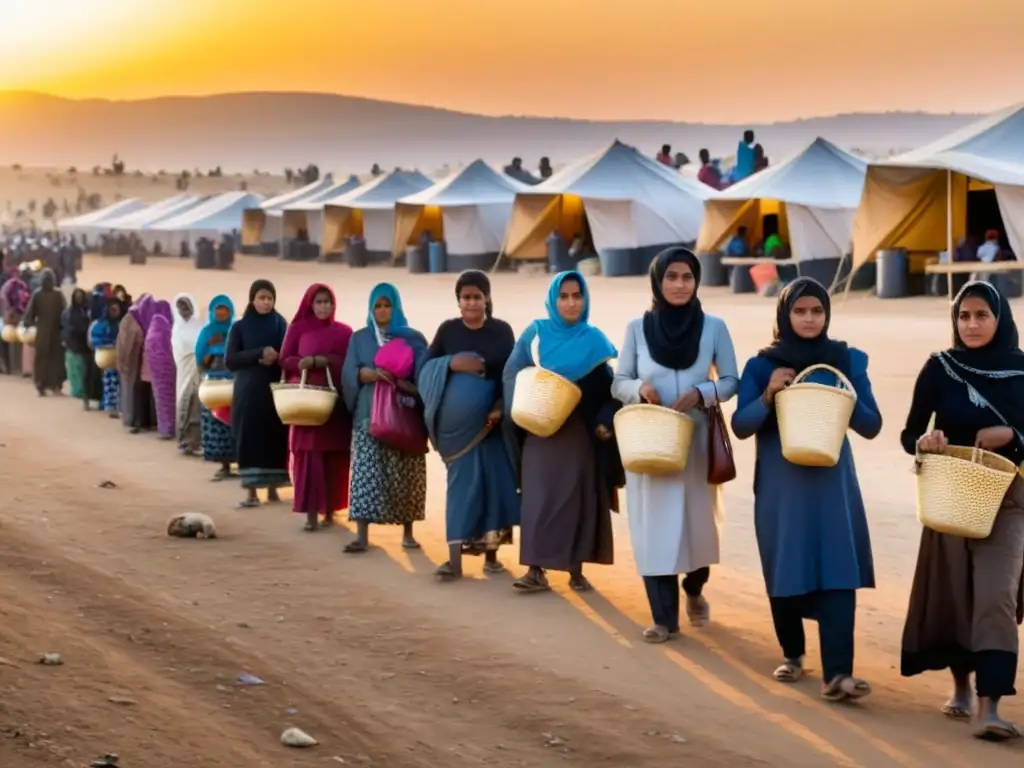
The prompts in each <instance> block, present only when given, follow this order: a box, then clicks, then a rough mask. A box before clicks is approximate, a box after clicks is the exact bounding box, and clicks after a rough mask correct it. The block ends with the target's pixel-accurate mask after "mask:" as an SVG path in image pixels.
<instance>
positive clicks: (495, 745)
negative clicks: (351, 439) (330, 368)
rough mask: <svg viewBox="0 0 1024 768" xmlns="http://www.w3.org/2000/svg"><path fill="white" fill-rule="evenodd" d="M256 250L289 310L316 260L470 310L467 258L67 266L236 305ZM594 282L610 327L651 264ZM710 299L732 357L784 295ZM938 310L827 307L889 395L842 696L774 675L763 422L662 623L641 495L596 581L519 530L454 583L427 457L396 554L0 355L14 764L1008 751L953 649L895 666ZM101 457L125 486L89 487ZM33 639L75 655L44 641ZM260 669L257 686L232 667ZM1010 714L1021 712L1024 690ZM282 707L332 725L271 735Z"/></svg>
mask: <svg viewBox="0 0 1024 768" xmlns="http://www.w3.org/2000/svg"><path fill="white" fill-rule="evenodd" d="M261 276H266V277H269V278H271V279H272V280H274V282H275V283H276V285H277V287H278V291H279V295H280V300H279V304H280V309H281V310H282V312H283V313H284V314H285V316H286V317H290V316H291V313H292V312H293V311H294V308H295V306H296V304H297V302H298V300H299V298H300V296H301V294H302V292H303V290H304V289H305V288H306V287H307V286H308V285H309V283H311V282H313V281H325V282H328V283H330V284H331V285H332V286H333V287H334V288H335V289H336V290H337V292H338V295H339V297H340V301H341V302H342V307H341V312H340V316H341V318H342V319H343V320H345V321H347V322H349V323H351V324H353V325H362V324H363V323H364V322H365V316H366V303H365V302H366V296H367V294H368V291H369V289H370V287H371V286H372V285H373V283H374V282H376V281H378V280H383V279H387V280H391V281H393V282H395V283H396V284H397V285H398V286H399V288H400V289H401V290H402V292H403V297H404V300H405V304H406V314H407V315H408V316H409V318H410V320H411V322H412V323H413V324H414V325H415V326H416V327H418V328H420V329H422V330H423V331H424V332H425V333H427V335H428V336H429V335H430V334H431V333H432V331H433V329H434V328H436V326H437V325H438V323H439V322H440V321H441V320H443V319H445V318H447V317H449V316H451V315H453V314H454V312H455V302H454V296H453V290H452V286H453V282H454V279H453V278H452V277H451V276H410V275H407V274H406V273H404V272H401V271H388V270H383V269H373V270H361V271H352V270H349V269H347V268H344V267H337V266H321V265H294V264H285V263H282V262H279V261H277V260H274V259H271V260H262V259H256V258H249V259H243V260H242V261H241V262H240V263H239V265H238V267H237V269H236V270H235V271H234V272H232V273H203V272H195V271H194V270H192V269H191V268H190V267H189V266H188V265H187V264H182V263H179V262H177V261H174V262H171V261H153V260H151V261H150V263H149V264H148V265H146V266H142V267H138V266H129V265H127V264H126V263H125V262H124V261H123V260H113V259H110V260H101V259H99V258H97V257H90V258H89V260H88V263H87V265H86V270H85V272H84V273H83V274H82V275H81V277H80V279H81V280H82V282H83V283H84V284H92V283H94V282H96V281H99V280H110V281H115V282H123V283H125V284H126V285H127V286H128V288H129V291H131V292H132V293H134V294H136V295H138V294H139V293H142V292H143V291H152V292H156V293H158V294H159V295H160V296H165V297H170V296H171V295H172V294H173V293H175V292H177V291H179V290H188V291H190V292H192V293H194V294H195V295H196V296H197V297H198V298H199V300H200V302H201V303H203V304H205V303H206V302H207V301H208V300H209V298H210V297H211V296H212V295H214V294H215V293H219V292H227V293H229V294H230V295H231V296H232V297H233V298H234V299H235V301H236V303H237V305H238V306H239V307H241V306H244V303H245V296H246V291H247V288H248V285H249V283H250V282H251V281H252V280H253V279H254V278H256V277H261ZM546 285H547V279H546V278H545V277H544V276H541V275H534V276H531V275H501V276H498V277H497V278H496V279H495V286H494V300H495V305H496V312H497V314H498V315H499V316H501V317H504V318H506V319H507V320H509V321H510V322H511V323H512V324H513V326H514V327H517V328H521V327H523V326H525V325H526V323H527V322H528V321H529V320H530V319H532V318H534V317H536V316H538V315H539V314H540V313H542V311H543V298H544V293H545V289H546ZM592 290H593V295H594V308H593V313H592V319H593V321H594V322H596V323H598V324H599V325H601V327H603V328H604V329H605V330H606V331H607V332H608V333H609V336H610V337H611V338H612V339H613V340H616V341H617V340H620V339H621V337H622V333H623V330H624V327H625V324H626V322H627V321H628V320H629V319H630V318H631V317H633V316H636V315H638V314H639V313H641V312H642V311H643V309H644V307H645V306H646V304H647V302H648V301H649V299H648V296H649V294H648V293H647V286H646V284H645V281H644V279H640V278H638V279H617V280H603V279H595V280H594V281H593V282H592ZM701 297H702V300H703V301H704V304H705V308H706V309H707V311H709V312H712V313H714V314H719V315H721V316H723V317H725V318H726V320H727V321H728V323H729V327H730V330H731V332H732V334H733V338H734V340H735V342H736V346H737V351H738V356H739V358H740V360H741V365H742V361H744V360H745V359H746V358H747V356H749V355H750V354H753V353H754V352H755V351H756V349H757V348H758V347H759V346H761V345H763V344H764V343H765V342H766V341H767V339H768V337H769V335H770V330H771V322H772V317H773V311H774V302H772V301H769V300H765V299H761V298H758V297H734V296H730V295H728V294H727V293H726V292H725V291H724V290H723V289H706V290H704V291H702V293H701ZM1017 308H1018V312H1021V311H1024V306H1021V304H1019V303H1018V307H1017ZM945 313H946V310H945V306H944V302H942V301H940V300H937V299H931V300H926V299H920V300H918V299H912V300H906V301H900V302H880V301H877V300H875V299H869V298H860V297H853V298H851V299H850V300H849V301H848V302H846V303H845V304H843V305H841V306H837V308H836V312H835V319H834V324H833V328H834V334H835V335H837V336H840V337H842V338H846V339H848V340H849V341H851V343H854V344H856V345H857V346H860V347H862V348H863V349H865V350H866V351H867V352H868V353H869V354H870V355H871V369H872V372H873V376H872V380H873V383H874V386H875V388H876V395H877V396H878V399H879V402H880V404H881V407H882V412H883V415H884V416H885V418H886V425H885V428H884V429H883V432H882V434H881V435H880V437H879V438H878V439H877V440H875V441H873V442H871V443H868V442H866V441H864V440H861V439H860V438H854V450H855V453H856V458H857V462H858V469H859V472H860V478H861V484H862V489H863V493H864V496H865V500H866V504H867V507H868V513H869V516H870V521H871V526H872V535H873V543H874V550H875V559H876V571H877V578H878V584H879V588H878V589H876V590H869V591H864V592H862V593H861V597H860V606H861V607H860V611H859V614H858V619H859V622H858V648H857V653H858V656H857V668H858V673H859V674H860V675H862V676H863V677H865V678H866V679H868V680H869V681H870V682H871V683H872V685H873V686H874V689H875V693H874V695H873V696H872V697H870V698H868V699H866V700H865V701H863V702H861V703H860V704H857V705H849V706H836V705H830V704H827V703H825V702H823V701H821V700H820V699H819V697H818V686H819V682H818V680H817V679H816V675H815V674H813V672H812V674H811V675H809V676H808V678H807V679H806V680H804V681H803V682H801V683H800V684H798V685H796V686H792V687H787V686H782V685H779V684H777V683H775V682H774V681H773V680H772V677H771V672H772V669H773V668H774V666H775V665H776V664H777V662H778V661H779V651H778V648H777V646H776V643H775V641H774V637H773V634H772V630H771V623H770V616H769V612H768V606H767V601H766V599H765V597H764V587H763V582H762V579H761V575H760V570H759V563H758V558H757V550H756V546H755V542H754V534H753V526H752V521H751V511H752V494H751V479H752V468H753V452H752V449H753V445H752V444H751V443H750V442H743V443H736V458H737V464H738V467H739V478H738V479H737V480H736V481H735V482H733V483H730V484H729V485H728V486H727V487H726V488H725V502H726V520H725V524H724V531H723V564H722V566H721V567H717V568H715V569H714V570H713V575H712V580H711V582H710V584H709V587H708V592H707V595H708V598H709V600H710V602H711V604H712V606H713V622H712V624H711V625H710V626H709V627H707V628H705V629H702V630H691V629H689V628H687V629H685V630H684V636H683V638H682V639H681V640H679V641H678V642H674V643H670V644H667V645H665V646H660V647H659V646H648V645H645V644H643V643H642V642H640V641H639V633H640V631H641V629H642V628H643V627H644V626H646V625H647V623H648V622H649V617H648V615H647V608H646V601H645V599H644V595H643V587H642V583H641V581H640V579H639V577H638V576H637V575H636V572H635V569H634V566H633V562H632V553H631V550H630V547H629V537H628V531H627V528H626V524H625V522H626V521H625V520H624V519H617V520H616V521H615V525H616V535H617V541H616V556H617V559H618V562H617V563H616V565H614V566H610V567H600V568H599V567H592V568H590V570H589V571H588V575H589V576H590V578H591V580H592V581H593V582H594V584H595V586H596V587H597V591H596V592H595V593H592V594H590V595H585V596H580V595H577V594H575V593H572V592H569V591H567V590H566V589H565V588H564V587H565V585H564V581H563V579H562V578H561V577H559V576H558V575H557V574H555V575H554V579H553V583H554V584H555V585H556V590H555V592H554V593H552V594H548V595H537V596H523V595H518V594H513V592H512V589H511V581H512V578H513V575H514V574H517V573H519V571H520V566H519V565H518V562H517V554H518V553H517V552H516V551H515V550H505V551H504V552H503V553H502V555H503V560H504V562H505V564H506V565H508V566H509V567H510V570H511V571H512V573H511V574H505V575H501V576H498V577H485V576H483V574H482V573H481V570H480V563H479V562H474V561H471V562H469V563H468V568H469V573H470V576H471V578H469V579H467V580H465V581H464V582H462V583H458V584H437V583H435V581H434V580H433V579H432V578H431V576H430V572H431V570H432V569H433V567H434V566H435V564H437V563H439V562H441V561H442V560H443V559H444V541H443V538H444V525H443V519H444V514H443V513H444V509H443V501H444V474H443V467H442V466H441V464H440V461H439V460H437V458H436V456H431V457H430V459H429V464H428V466H429V491H428V513H427V515H428V519H427V522H426V523H425V524H422V525H421V526H420V529H419V531H418V536H419V538H420V540H421V541H422V542H423V544H424V549H423V551H422V552H413V553H408V552H406V551H403V550H402V549H401V547H400V541H399V539H400V535H399V534H400V532H399V531H398V530H391V529H379V530H378V529H374V530H373V531H372V535H373V536H374V543H375V544H376V545H377V548H375V549H374V550H372V551H371V552H370V553H368V554H366V555H362V556H345V555H342V554H341V549H342V546H343V545H344V543H345V542H346V541H348V540H349V539H350V537H351V533H350V531H348V530H347V529H346V528H344V527H342V528H338V529H336V530H333V531H330V532H325V533H324V534H323V535H320V534H315V535H309V534H304V533H303V532H302V531H301V524H302V520H301V518H299V517H298V516H296V515H293V514H292V513H290V512H289V511H288V507H287V505H284V506H280V507H271V506H264V507H262V508H260V509H257V510H245V511H239V510H235V509H234V508H233V503H234V502H235V501H236V500H237V499H238V498H239V497H240V490H239V489H238V488H237V487H236V486H232V485H225V484H214V483H210V482H209V478H210V476H211V474H212V469H211V467H210V466H207V465H204V464H203V463H202V462H198V461H195V460H188V459H182V458H179V457H178V456H177V454H176V452H175V451H174V448H173V445H169V444H167V443H164V442H161V441H159V440H157V439H156V438H155V437H153V436H147V435H140V436H129V435H127V434H125V433H124V432H123V430H122V429H121V428H120V426H119V423H117V422H114V421H111V420H108V419H106V418H105V417H104V416H102V415H99V414H96V413H85V412H83V411H82V409H81V405H80V404H79V403H77V402H74V401H72V400H70V399H69V398H47V399H45V400H41V399H39V398H37V397H36V396H35V393H34V392H33V391H32V388H31V386H30V385H29V384H28V383H27V382H24V381H18V380H10V379H6V378H5V379H3V380H0V402H3V404H4V406H3V407H2V408H0V614H2V619H0V766H2V767H3V768H23V767H24V768H35V766H68V768H71V767H72V766H74V767H75V768H80V767H81V766H88V765H89V762H90V761H91V760H93V759H95V758H97V757H99V756H101V755H103V754H104V753H107V752H113V753H117V754H118V755H120V758H121V766H122V767H123V768H179V767H183V766H194V767H195V768H200V767H202V768H213V767H214V766H225V767H227V768H242V767H243V766H267V767H268V768H269V767H273V768H292V767H293V766H294V767H305V766H327V765H377V766H396V767H405V766H408V767H409V768H419V767H420V766H422V767H423V768H427V767H428V766H429V767H430V768H436V767H437V766H453V767H454V766H480V765H488V766H507V767H509V768H519V767H524V766H537V767H539V766H555V765H565V764H568V765H579V766H600V765H607V766H615V767H616V768H619V767H621V768H644V767H646V766H658V767H659V768H663V767H664V766H667V765H693V766H709V767H710V768H713V767H714V766H745V765H769V766H830V765H842V766H864V767H865V768H883V767H885V766H926V765H927V766H936V765H950V766H962V765H980V764H982V763H983V762H984V763H986V764H988V765H992V766H1011V765H1020V764H1021V760H1022V758H1024V744H1017V745H1012V746H992V745H988V744H982V743H978V742H976V741H974V740H973V739H971V738H970V735H969V732H968V728H967V726H966V725H963V724H960V723H953V722H949V721H947V720H945V719H944V718H943V717H942V716H941V715H940V714H939V711H938V707H939V705H940V704H941V703H942V701H943V700H944V698H945V696H946V694H947V680H946V678H945V677H944V676H943V675H940V674H934V675H930V676H925V677H922V678H916V679H913V680H903V679H902V678H900V676H899V672H898V662H899V639H900V633H901V630H902V620H903V616H904V611H905V608H906V600H907V594H908V587H909V582H910V578H911V575H912V571H913V565H914V558H915V554H916V548H917V539H918V536H919V532H920V527H919V524H918V523H917V521H916V519H915V511H914V480H913V477H912V475H911V473H910V466H911V460H910V457H908V456H906V455H904V454H903V453H902V451H901V449H900V447H899V443H898V437H899V431H900V429H901V427H902V421H903V419H904V417H905V415H906V409H907V406H908V403H909V397H910V391H911V388H912V385H913V379H914V376H915V375H916V373H917V371H918V369H919V368H920V366H921V365H922V364H923V362H924V359H925V356H926V354H927V353H928V352H929V351H930V350H933V349H936V348H938V347H939V346H941V345H942V344H943V343H944V342H946V340H947V339H948V321H947V320H946V314H945ZM1022 317H1024V315H1022ZM730 411H731V408H727V415H728V413H729V412H730ZM104 480H110V481H113V482H114V483H115V484H116V486H117V487H116V488H114V489H102V488H98V487H97V485H98V484H99V483H101V482H102V481H104ZM182 510H196V511H201V512H206V513H208V514H210V515H212V516H213V517H214V518H215V520H216V521H217V524H218V527H219V530H220V533H221V536H222V538H221V539H219V540H217V541H210V542H204V541H180V540H172V539H168V538H167V537H166V536H165V535H164V527H165V523H166V519H167V518H168V517H169V516H170V515H171V514H173V513H176V512H178V511H182ZM627 514H628V511H627ZM809 631H810V632H811V636H812V637H813V627H810V626H809ZM810 645H811V646H812V647H813V646H814V645H815V643H814V642H813V640H812V642H811V643H810ZM46 652H56V653H60V654H61V656H62V659H63V661H64V664H63V665H62V666H43V665H40V664H38V663H37V662H38V659H39V657H40V655H41V654H43V653H46ZM815 656H816V654H815V653H814V652H813V651H812V658H811V659H810V660H809V664H810V667H811V668H812V670H814V669H816V668H817V667H818V662H817V658H816V657H815ZM243 673H246V674H251V675H256V676H258V677H259V678H261V679H262V680H263V681H264V684H263V685H258V686H249V685H243V684H241V683H240V682H239V681H238V676H239V675H240V674H243ZM1022 683H1024V679H1022V678H1019V679H1018V684H1019V685H1020V684H1022ZM1006 712H1007V714H1008V715H1009V716H1011V717H1014V718H1016V719H1017V720H1018V721H1019V722H1020V721H1024V704H1022V703H1021V702H1019V701H1011V702H1009V703H1008V704H1007V705H1006ZM292 725H295V726H298V727H300V728H302V729H304V730H305V731H307V732H308V733H310V734H311V735H312V736H314V737H315V738H316V739H317V740H318V741H319V742H320V744H319V745H318V746H316V747H314V748H312V749H309V750H289V749H287V748H285V747H283V746H281V745H280V743H279V737H280V734H281V732H282V731H283V730H284V729H285V728H287V727H289V726H292Z"/></svg>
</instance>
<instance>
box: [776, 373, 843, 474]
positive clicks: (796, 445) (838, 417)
mask: <svg viewBox="0 0 1024 768" xmlns="http://www.w3.org/2000/svg"><path fill="white" fill-rule="evenodd" d="M814 371H828V372H829V373H832V374H834V375H835V377H836V378H837V379H838V380H839V384H840V386H836V387H830V386H828V385H825V384H812V383H810V382H805V381H803V380H804V379H806V378H807V377H808V376H809V375H810V374H811V373H813V372H814ZM856 404H857V395H856V393H855V392H854V391H853V384H851V383H850V380H849V379H848V378H846V377H845V376H844V375H843V373H842V371H838V370H836V369H835V368H833V367H832V366H830V365H821V364H819V365H811V366H808V367H807V368H805V369H804V370H802V371H800V373H798V374H797V375H796V378H795V379H793V383H792V384H790V385H789V386H788V387H786V389H784V390H782V391H781V392H779V393H778V394H777V395H775V413H776V415H777V416H778V420H779V437H780V438H781V440H782V455H783V456H784V457H785V458H786V461H789V462H791V463H793V464H799V465H800V466H803V467H834V466H835V465H836V464H837V463H838V462H839V454H840V453H842V450H843V441H844V440H845V439H846V430H847V428H848V427H849V426H850V416H852V415H853V407H854V406H855V405H856Z"/></svg>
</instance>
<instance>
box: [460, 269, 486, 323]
mask: <svg viewBox="0 0 1024 768" xmlns="http://www.w3.org/2000/svg"><path fill="white" fill-rule="evenodd" d="M467 285H469V286H472V287H474V288H478V289H480V293H482V294H483V295H484V316H485V317H494V302H493V301H492V300H491V279H490V278H489V277H487V274H486V273H484V272H481V271H480V270H479V269H467V270H466V271H465V272H463V273H462V274H461V275H459V278H458V279H457V280H456V281H455V298H456V299H458V298H459V296H460V295H461V294H462V289H463V288H465V287H466V286H467Z"/></svg>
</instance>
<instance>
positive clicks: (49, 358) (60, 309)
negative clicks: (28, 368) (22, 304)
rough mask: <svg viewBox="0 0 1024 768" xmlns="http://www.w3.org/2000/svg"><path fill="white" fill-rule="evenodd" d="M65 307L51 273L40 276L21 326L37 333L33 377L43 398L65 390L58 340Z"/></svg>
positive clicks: (50, 271) (59, 341) (48, 270)
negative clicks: (37, 287) (33, 329)
mask: <svg viewBox="0 0 1024 768" xmlns="http://www.w3.org/2000/svg"><path fill="white" fill-rule="evenodd" d="M66 307H67V302H66V301H65V299H64V294H63V293H61V292H60V290H59V289H58V288H57V279H56V277H55V276H54V274H53V270H52V269H49V268H47V269H44V270H43V271H42V274H41V275H40V285H39V289H38V290H37V291H36V292H35V293H33V294H32V299H31V300H30V301H29V303H28V309H26V310H25V317H24V318H23V320H22V323H23V324H24V325H25V327H26V328H35V329H36V343H35V362H34V364H33V365H34V367H33V370H32V376H33V379H34V381H35V384H36V392H38V393H39V396H40V397H44V396H45V395H46V393H47V392H52V393H53V394H55V395H59V394H60V393H61V389H62V388H63V386H64V347H63V345H62V344H61V339H60V321H61V317H62V316H63V314H64V310H65V308H66Z"/></svg>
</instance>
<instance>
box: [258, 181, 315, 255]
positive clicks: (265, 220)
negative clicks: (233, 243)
mask: <svg viewBox="0 0 1024 768" xmlns="http://www.w3.org/2000/svg"><path fill="white" fill-rule="evenodd" d="M333 185H334V180H333V179H332V177H331V174H329V173H328V174H325V175H324V176H323V177H322V178H320V179H318V180H316V181H314V182H313V183H312V184H307V185H306V186H304V187H299V188H298V189H293V190H291V191H289V192H285V193H283V194H280V195H277V196H275V197H271V198H268V199H267V200H265V201H263V202H262V203H260V204H259V205H254V206H252V207H251V208H247V209H246V210H245V211H244V212H243V213H242V247H243V248H244V249H254V248H259V247H260V246H261V245H262V244H263V243H267V244H274V245H276V244H277V243H279V242H280V241H281V212H282V211H283V210H284V209H285V208H286V207H287V206H289V205H292V204H294V203H299V202H302V201H303V200H306V199H308V198H310V197H312V196H313V195H315V194H317V193H318V192H322V191H324V190H325V189H329V188H330V187H332V186H333Z"/></svg>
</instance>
